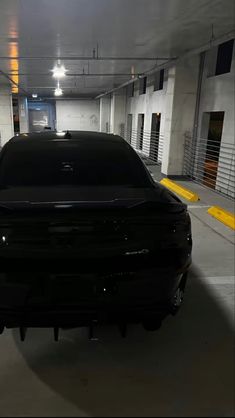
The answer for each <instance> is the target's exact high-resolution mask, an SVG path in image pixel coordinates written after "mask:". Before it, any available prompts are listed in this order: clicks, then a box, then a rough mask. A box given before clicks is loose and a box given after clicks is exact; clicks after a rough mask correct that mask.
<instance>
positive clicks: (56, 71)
mask: <svg viewBox="0 0 235 418" xmlns="http://www.w3.org/2000/svg"><path fill="white" fill-rule="evenodd" d="M66 71H67V70H66V69H65V68H64V66H63V65H57V66H56V67H54V68H53V70H52V72H53V77H55V78H62V77H64V76H65V72H66Z"/></svg>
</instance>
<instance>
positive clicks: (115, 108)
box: [110, 90, 126, 136]
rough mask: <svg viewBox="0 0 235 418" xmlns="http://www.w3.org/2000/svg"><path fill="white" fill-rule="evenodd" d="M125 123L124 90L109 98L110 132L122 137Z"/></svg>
mask: <svg viewBox="0 0 235 418" xmlns="http://www.w3.org/2000/svg"><path fill="white" fill-rule="evenodd" d="M125 121H126V90H120V91H118V92H115V93H113V94H112V96H111V108H110V132H111V133H113V134H116V135H121V136H123V135H124V130H125Z"/></svg>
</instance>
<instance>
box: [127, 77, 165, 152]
mask: <svg viewBox="0 0 235 418" xmlns="http://www.w3.org/2000/svg"><path fill="white" fill-rule="evenodd" d="M167 78H168V74H167V71H165V75H164V83H163V89H162V90H157V91H154V76H152V77H148V79H147V88H146V93H145V94H141V95H140V94H139V84H138V82H135V89H134V96H133V97H127V103H126V125H127V115H128V114H132V131H133V135H132V142H131V144H132V145H133V146H134V147H136V146H137V129H138V114H140V113H143V114H144V115H145V116H144V131H145V135H144V140H143V150H144V153H145V154H148V151H149V145H150V132H151V123H152V114H153V113H161V125H160V144H159V145H160V146H161V145H162V144H161V142H162V141H163V135H164V128H165V100H166V99H165V97H166V89H167Z"/></svg>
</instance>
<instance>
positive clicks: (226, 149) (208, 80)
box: [198, 44, 235, 196]
mask: <svg viewBox="0 0 235 418" xmlns="http://www.w3.org/2000/svg"><path fill="white" fill-rule="evenodd" d="M215 52H216V48H213V51H208V52H207V54H206V58H205V67H204V71H203V81H202V90H201V100H200V111H199V129H198V136H201V137H202V138H205V133H204V132H203V124H202V121H203V117H204V116H205V115H204V113H205V112H219V111H221V112H225V113H224V122H223V131H222V138H221V148H220V159H219V166H218V172H217V183H216V189H217V190H218V191H222V192H224V191H225V190H226V188H227V187H229V190H230V194H231V196H234V188H235V182H234V174H235V155H234V146H235V131H234V118H235V109H234V100H235V44H234V47H233V60H232V65H231V71H230V72H229V73H226V74H221V75H217V76H211V68H213V65H212V64H214V55H215ZM232 149H233V152H232ZM226 167H227V168H226ZM224 182H225V184H223V183H224Z"/></svg>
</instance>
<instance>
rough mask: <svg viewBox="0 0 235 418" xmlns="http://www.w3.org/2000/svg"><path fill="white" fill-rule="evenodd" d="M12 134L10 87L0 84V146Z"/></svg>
mask: <svg viewBox="0 0 235 418" xmlns="http://www.w3.org/2000/svg"><path fill="white" fill-rule="evenodd" d="M13 136H14V123H13V109H12V95H11V87H10V86H8V85H1V86H0V146H3V145H4V144H5V143H6V142H7V141H8V140H9V139H11V138H12V137H13Z"/></svg>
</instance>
